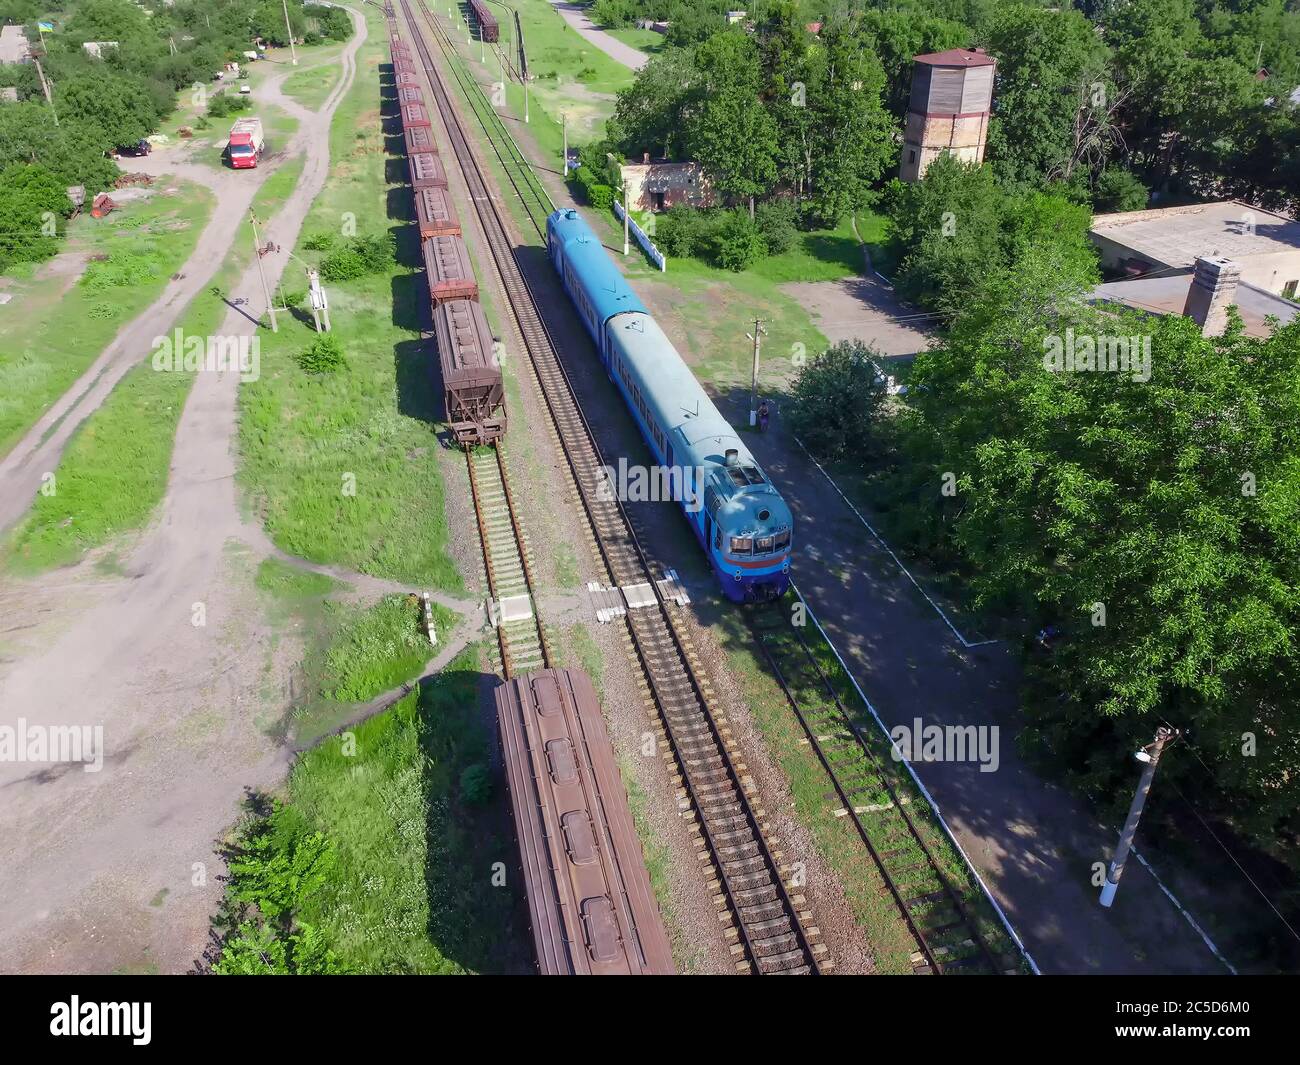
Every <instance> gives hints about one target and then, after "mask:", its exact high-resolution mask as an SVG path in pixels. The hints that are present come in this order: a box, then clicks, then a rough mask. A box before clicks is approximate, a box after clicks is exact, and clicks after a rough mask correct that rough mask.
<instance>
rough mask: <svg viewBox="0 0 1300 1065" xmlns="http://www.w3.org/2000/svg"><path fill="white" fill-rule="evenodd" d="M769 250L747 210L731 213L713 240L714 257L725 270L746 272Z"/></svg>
mask: <svg viewBox="0 0 1300 1065" xmlns="http://www.w3.org/2000/svg"><path fill="white" fill-rule="evenodd" d="M766 250H767V246H766V244H764V242H763V236H762V234H761V233H759V231H758V226H757V225H756V224H755V223H754V222H753V221H752V220H751V219H750V217H749V212H748V211H745V210H737V211H730V212H728V213H727V216H726V217H725V218H724V219H723V221H722V224H721V225H720V226H719V227H718V230H717V233H716V235H715V236H714V238H713V257H714V259H715V260H717V263H718V265H719V266H721V267H722V268H723V269H724V270H736V271H740V270H745V269H748V268H749V267H750V266H753V265H754V263H755V262H757V261H758V260H759V259H760V258H762V256H763V253H764V251H766Z"/></svg>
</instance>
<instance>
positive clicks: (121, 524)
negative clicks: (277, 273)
mask: <svg viewBox="0 0 1300 1065" xmlns="http://www.w3.org/2000/svg"><path fill="white" fill-rule="evenodd" d="M301 172H302V164H301V162H295V163H293V164H289V165H286V166H284V167H282V168H281V169H280V170H279V171H277V172H276V173H275V174H273V175H271V177H270V178H269V179H268V180H267V181H266V183H265V184H264V185H263V186H262V188H261V189H260V190H258V194H257V196H256V197H255V198H254V201H253V207H254V209H255V210H256V211H258V212H259V213H269V212H271V211H273V210H275V209H276V208H277V207H278V206H279V205H280V204H282V203H283V202H284V200H285V198H286V197H287V196H288V195H289V193H290V192H292V190H293V187H294V185H295V184H296V183H297V180H298V176H299V175H300V174H301ZM252 257H253V256H252V250H251V244H249V243H247V242H244V241H236V242H235V244H234V246H233V248H232V249H231V252H230V254H229V255H228V256H227V258H226V261H225V262H224V263H223V264H222V267H221V269H220V270H219V271H218V273H217V276H216V278H214V284H213V286H211V287H210V288H208V289H207V290H205V291H203V292H201V293H200V294H199V295H198V296H196V297H195V299H194V300H193V301H191V303H190V305H189V307H187V308H186V311H185V314H184V315H183V316H182V319H181V322H180V323H179V324H180V328H181V329H182V330H183V331H184V332H185V333H186V334H187V335H191V336H210V335H213V334H215V333H216V332H217V331H218V329H219V328H220V327H221V322H222V320H223V318H224V317H225V314H226V312H227V307H226V305H225V304H224V303H223V302H222V300H221V299H220V298H219V296H218V295H216V294H215V293H214V292H213V288H215V289H216V290H218V291H219V292H225V291H226V290H228V289H229V288H231V287H232V286H233V285H234V284H235V283H236V280H237V279H238V278H239V277H240V276H241V275H242V274H243V272H244V271H245V270H246V269H247V268H248V266H249V264H250V263H251V261H252ZM92 354H93V353H92ZM148 355H149V353H148V352H141V359H142V361H141V362H140V364H139V365H137V366H135V367H134V368H133V369H131V370H130V371H128V372H127V374H126V376H125V377H123V378H122V380H121V381H119V382H118V384H117V386H116V387H115V388H114V389H113V391H112V392H111V393H110V394H109V396H108V398H107V399H106V400H105V401H104V403H103V404H102V405H101V406H100V407H99V409H98V410H96V411H95V412H94V413H93V414H91V415H90V417H89V418H87V419H86V421H85V422H84V423H83V424H82V425H81V427H80V428H79V429H78V430H77V432H76V433H75V434H74V435H73V437H72V439H71V440H70V441H69V443H68V446H67V448H66V449H65V450H64V453H63V456H62V459H61V460H60V462H59V466H58V468H57V470H55V489H56V491H55V494H54V495H51V496H45V495H38V496H36V498H35V500H34V501H33V503H32V508H31V510H30V511H29V512H28V514H27V516H26V517H25V518H24V519H23V520H22V521H21V522H19V524H18V525H16V526H15V527H14V529H13V531H12V532H11V533H10V535H9V537H8V541H7V543H6V544H5V547H4V550H3V559H4V562H5V565H6V568H8V569H10V570H13V571H16V572H19V573H27V574H31V573H37V572H41V571H43V570H47V569H50V568H52V567H54V566H62V565H69V564H71V563H74V562H76V561H78V560H79V559H80V558H81V557H82V556H83V555H84V554H85V552H86V551H88V550H90V549H92V548H96V547H100V546H102V545H104V544H106V543H108V542H110V541H111V540H113V539H114V538H116V537H119V536H121V535H123V534H124V533H130V532H134V531H136V530H138V529H140V528H142V527H143V526H144V525H145V523H146V522H148V520H149V518H150V516H151V515H152V514H153V512H154V510H155V509H156V508H157V506H158V504H159V503H160V502H161V501H162V498H163V494H164V492H165V491H166V488H167V473H168V468H169V466H170V463H171V454H172V445H173V443H174V441H175V437H176V426H177V423H178V422H179V421H180V415H181V411H182V409H183V408H184V406H185V400H186V398H187V397H188V396H189V393H190V387H191V386H192V385H193V383H194V375H193V374H192V373H186V372H163V373H160V372H157V371H155V370H154V369H153V366H152V364H151V362H150V361H149V360H148Z"/></svg>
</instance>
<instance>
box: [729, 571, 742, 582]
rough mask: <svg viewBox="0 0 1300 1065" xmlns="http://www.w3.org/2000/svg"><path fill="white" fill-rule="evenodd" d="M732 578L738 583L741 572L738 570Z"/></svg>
mask: <svg viewBox="0 0 1300 1065" xmlns="http://www.w3.org/2000/svg"><path fill="white" fill-rule="evenodd" d="M731 577H732V579H733V580H737V581H738V580H740V570H736V572H735V573H733V574H732V575H731Z"/></svg>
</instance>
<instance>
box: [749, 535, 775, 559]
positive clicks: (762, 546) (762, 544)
mask: <svg viewBox="0 0 1300 1065" xmlns="http://www.w3.org/2000/svg"><path fill="white" fill-rule="evenodd" d="M774 541H775V538H774V537H771V536H760V537H759V538H758V541H757V542H756V543H755V544H754V554H756V555H767V554H770V553H771V552H772V551H774V550H775V548H774V546H773V544H774Z"/></svg>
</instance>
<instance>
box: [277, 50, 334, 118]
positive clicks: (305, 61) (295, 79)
mask: <svg viewBox="0 0 1300 1065" xmlns="http://www.w3.org/2000/svg"><path fill="white" fill-rule="evenodd" d="M343 47H344V46H343V45H341V44H334V45H328V46H322V47H319V48H313V49H311V50H310V53H305V54H303V55H301V56H300V57H299V66H300V67H301V69H299V70H297V71H295V72H294V73H292V74H290V75H289V76H288V77H287V78H285V80H284V84H283V85H281V87H280V89H281V91H282V92H283V93H284V94H285V95H286V96H289V97H292V98H293V99H294V100H296V101H298V103H300V104H302V106H303V107H305V108H307V109H308V110H310V111H319V110H320V107H321V105H322V104H323V103H324V102H325V98H326V97H327V96H329V94H330V90H331V89H333V88H334V86H335V85H337V84H338V80H339V75H340V68H339V65H338V63H337V62H335V60H336V59H337V58H338V55H339V53H340V52H342V51H343Z"/></svg>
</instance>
